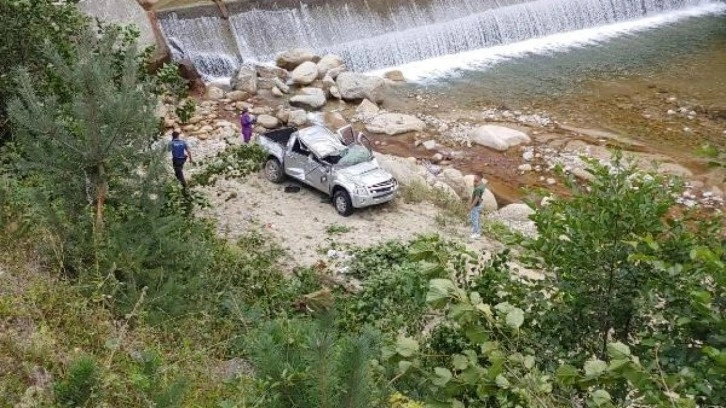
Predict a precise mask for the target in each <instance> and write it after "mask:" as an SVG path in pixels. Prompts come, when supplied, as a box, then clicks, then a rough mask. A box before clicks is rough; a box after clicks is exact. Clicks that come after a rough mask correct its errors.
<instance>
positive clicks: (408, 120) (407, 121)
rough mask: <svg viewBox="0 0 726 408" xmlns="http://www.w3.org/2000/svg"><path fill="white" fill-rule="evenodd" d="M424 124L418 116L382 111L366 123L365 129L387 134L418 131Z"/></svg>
mask: <svg viewBox="0 0 726 408" xmlns="http://www.w3.org/2000/svg"><path fill="white" fill-rule="evenodd" d="M425 127H426V124H425V123H424V122H423V121H422V120H421V119H419V118H417V117H415V116H411V115H405V114H402V113H382V114H379V115H377V116H375V117H374V118H373V119H371V120H370V121H369V122H368V124H366V130H368V131H369V132H372V133H385V134H387V135H389V136H393V135H398V134H401V133H408V132H420V131H422V130H423V129H424V128H425Z"/></svg>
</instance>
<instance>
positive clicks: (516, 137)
mask: <svg viewBox="0 0 726 408" xmlns="http://www.w3.org/2000/svg"><path fill="white" fill-rule="evenodd" d="M469 137H470V138H471V140H472V141H473V142H474V143H476V144H479V145H481V146H485V147H488V148H490V149H494V150H497V151H500V152H503V151H506V150H507V149H509V148H510V147H513V146H517V145H519V144H521V143H530V142H531V141H532V139H530V137H529V136H527V134H526V133H524V132H520V131H519V130H515V129H511V128H508V127H504V126H496V125H484V126H479V127H477V128H474V129H472V130H471V132H470V134H469Z"/></svg>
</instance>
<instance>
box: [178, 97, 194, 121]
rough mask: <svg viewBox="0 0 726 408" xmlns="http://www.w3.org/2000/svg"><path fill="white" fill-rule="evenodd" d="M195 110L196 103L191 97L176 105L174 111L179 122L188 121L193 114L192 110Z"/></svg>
mask: <svg viewBox="0 0 726 408" xmlns="http://www.w3.org/2000/svg"><path fill="white" fill-rule="evenodd" d="M196 110H197V103H196V102H194V100H193V99H185V100H184V103H182V104H180V105H178V106H177V107H176V109H174V112H175V113H176V116H178V117H179V120H180V121H181V123H187V122H189V119H191V118H192V116H194V112H195V111H196Z"/></svg>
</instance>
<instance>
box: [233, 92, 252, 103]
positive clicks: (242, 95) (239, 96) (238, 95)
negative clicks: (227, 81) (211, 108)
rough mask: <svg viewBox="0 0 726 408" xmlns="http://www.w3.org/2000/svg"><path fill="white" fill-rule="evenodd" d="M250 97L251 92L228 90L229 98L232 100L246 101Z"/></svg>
mask: <svg viewBox="0 0 726 408" xmlns="http://www.w3.org/2000/svg"><path fill="white" fill-rule="evenodd" d="M249 97H250V94H248V93H247V92H245V91H231V92H227V98H228V99H229V100H230V101H233V102H239V101H245V100H247V98H249Z"/></svg>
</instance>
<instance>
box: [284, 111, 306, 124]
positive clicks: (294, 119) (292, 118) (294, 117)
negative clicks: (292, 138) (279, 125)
mask: <svg viewBox="0 0 726 408" xmlns="http://www.w3.org/2000/svg"><path fill="white" fill-rule="evenodd" d="M307 123H308V113H307V112H306V111H305V110H303V109H295V110H291V111H290V113H289V114H288V119H287V124H288V125H290V126H295V127H300V126H304V125H306V124H307Z"/></svg>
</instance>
